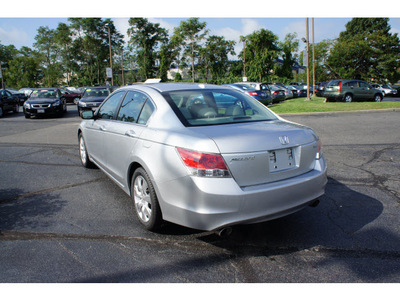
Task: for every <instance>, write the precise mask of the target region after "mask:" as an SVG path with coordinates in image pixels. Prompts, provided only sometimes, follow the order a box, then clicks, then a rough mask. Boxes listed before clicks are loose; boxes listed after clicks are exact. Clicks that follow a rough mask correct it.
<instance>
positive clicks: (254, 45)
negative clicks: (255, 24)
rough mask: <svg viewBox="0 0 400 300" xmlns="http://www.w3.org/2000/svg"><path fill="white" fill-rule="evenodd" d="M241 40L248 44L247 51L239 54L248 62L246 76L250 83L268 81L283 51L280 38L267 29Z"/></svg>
mask: <svg viewBox="0 0 400 300" xmlns="http://www.w3.org/2000/svg"><path fill="white" fill-rule="evenodd" d="M241 39H242V41H245V43H246V47H245V49H244V50H243V51H242V52H241V53H240V54H239V57H241V58H243V59H244V58H245V60H246V76H247V77H248V78H249V80H250V81H267V78H268V75H269V74H271V73H272V72H273V69H274V66H275V60H276V59H277V58H278V54H279V52H280V51H281V49H280V48H279V47H278V37H277V36H276V35H275V34H273V33H272V32H271V31H269V30H267V29H260V30H258V31H254V32H253V33H252V34H249V35H247V36H245V37H241Z"/></svg>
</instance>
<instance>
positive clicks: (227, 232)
mask: <svg viewBox="0 0 400 300" xmlns="http://www.w3.org/2000/svg"><path fill="white" fill-rule="evenodd" d="M216 233H217V234H218V235H219V236H220V237H223V238H225V237H228V236H230V235H231V233H232V228H231V227H224V228H221V229H219V230H217V231H216Z"/></svg>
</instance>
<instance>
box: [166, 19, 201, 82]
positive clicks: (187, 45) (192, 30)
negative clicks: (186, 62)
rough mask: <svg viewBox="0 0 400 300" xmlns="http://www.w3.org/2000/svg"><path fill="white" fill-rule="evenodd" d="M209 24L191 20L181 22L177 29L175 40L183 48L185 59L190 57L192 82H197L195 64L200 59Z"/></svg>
mask: <svg viewBox="0 0 400 300" xmlns="http://www.w3.org/2000/svg"><path fill="white" fill-rule="evenodd" d="M206 26H207V23H206V22H200V21H199V18H189V19H188V20H187V21H181V23H180V25H179V26H178V27H177V28H175V31H174V37H173V38H174V40H175V41H176V42H177V43H178V44H179V45H180V46H182V48H183V57H189V58H190V62H191V70H192V81H193V82H194V81H195V78H196V74H195V64H196V62H197V61H198V60H199V58H200V52H201V43H202V41H203V40H204V39H205V37H206V35H207V34H208V29H206Z"/></svg>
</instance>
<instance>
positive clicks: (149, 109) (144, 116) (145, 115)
mask: <svg viewBox="0 0 400 300" xmlns="http://www.w3.org/2000/svg"><path fill="white" fill-rule="evenodd" d="M154 110H155V107H154V105H153V103H151V101H150V100H147V101H146V103H145V105H144V106H143V109H142V112H141V113H140V116H139V120H138V123H139V124H146V123H147V121H148V120H149V119H150V117H151V115H152V114H153V111H154Z"/></svg>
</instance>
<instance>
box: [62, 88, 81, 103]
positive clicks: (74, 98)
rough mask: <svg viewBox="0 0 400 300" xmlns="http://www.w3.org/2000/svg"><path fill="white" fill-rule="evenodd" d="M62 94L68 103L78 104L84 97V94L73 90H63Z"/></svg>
mask: <svg viewBox="0 0 400 300" xmlns="http://www.w3.org/2000/svg"><path fill="white" fill-rule="evenodd" d="M61 93H62V94H63V96H64V98H65V100H66V101H67V103H74V104H77V103H78V102H79V99H81V97H82V93H79V92H78V91H76V92H74V91H71V90H61Z"/></svg>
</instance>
